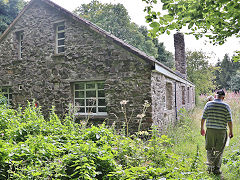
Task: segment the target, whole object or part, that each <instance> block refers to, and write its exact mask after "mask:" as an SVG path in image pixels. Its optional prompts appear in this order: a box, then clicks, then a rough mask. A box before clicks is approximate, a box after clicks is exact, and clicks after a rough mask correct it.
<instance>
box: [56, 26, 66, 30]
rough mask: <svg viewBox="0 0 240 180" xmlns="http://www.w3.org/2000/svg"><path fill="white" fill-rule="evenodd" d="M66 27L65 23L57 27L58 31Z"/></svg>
mask: <svg viewBox="0 0 240 180" xmlns="http://www.w3.org/2000/svg"><path fill="white" fill-rule="evenodd" d="M64 29H65V26H64V25H61V26H58V28H57V30H58V31H62V30H64Z"/></svg>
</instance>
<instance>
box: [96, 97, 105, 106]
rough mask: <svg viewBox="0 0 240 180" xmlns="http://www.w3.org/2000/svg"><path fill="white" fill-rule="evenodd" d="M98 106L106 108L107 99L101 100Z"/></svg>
mask: <svg viewBox="0 0 240 180" xmlns="http://www.w3.org/2000/svg"><path fill="white" fill-rule="evenodd" d="M98 106H106V102H105V99H99V100H98Z"/></svg>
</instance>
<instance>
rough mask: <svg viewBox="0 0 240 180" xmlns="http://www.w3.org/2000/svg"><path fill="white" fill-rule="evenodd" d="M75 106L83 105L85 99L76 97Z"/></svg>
mask: <svg viewBox="0 0 240 180" xmlns="http://www.w3.org/2000/svg"><path fill="white" fill-rule="evenodd" d="M75 106H85V100H84V99H76V100H75Z"/></svg>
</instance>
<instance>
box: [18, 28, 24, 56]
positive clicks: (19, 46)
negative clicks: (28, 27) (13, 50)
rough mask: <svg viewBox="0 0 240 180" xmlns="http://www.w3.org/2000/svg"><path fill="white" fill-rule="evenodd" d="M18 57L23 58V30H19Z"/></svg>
mask: <svg viewBox="0 0 240 180" xmlns="http://www.w3.org/2000/svg"><path fill="white" fill-rule="evenodd" d="M17 37H18V57H19V59H22V57H23V32H22V31H21V32H18V34H17Z"/></svg>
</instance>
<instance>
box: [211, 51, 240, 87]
mask: <svg viewBox="0 0 240 180" xmlns="http://www.w3.org/2000/svg"><path fill="white" fill-rule="evenodd" d="M216 67H218V69H217V70H216V72H215V76H216V85H217V87H218V88H223V89H232V88H231V86H232V78H233V77H234V76H235V75H236V73H237V70H238V69H239V68H240V63H239V62H234V61H233V60H231V58H230V57H229V55H228V54H225V56H224V58H223V60H222V61H218V62H217V64H216ZM238 86H239V85H238Z"/></svg>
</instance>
